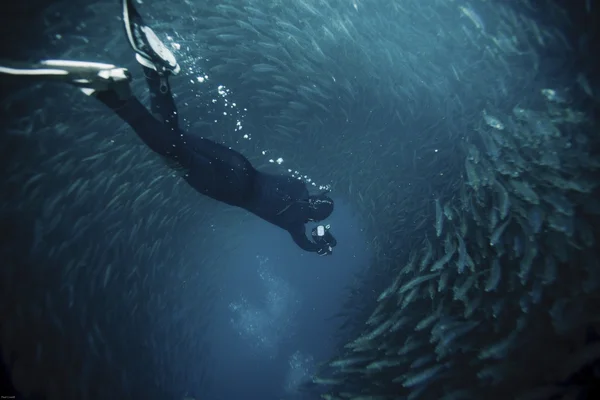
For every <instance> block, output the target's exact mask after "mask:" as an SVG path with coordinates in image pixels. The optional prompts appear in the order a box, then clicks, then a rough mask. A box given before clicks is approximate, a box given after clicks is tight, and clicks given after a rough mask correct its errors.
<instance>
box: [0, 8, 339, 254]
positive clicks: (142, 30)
mask: <svg viewBox="0 0 600 400" xmlns="http://www.w3.org/2000/svg"><path fill="white" fill-rule="evenodd" d="M122 6H123V22H124V24H125V32H126V34H127V38H128V40H129V43H130V45H131V47H132V48H133V50H134V51H135V58H136V60H137V61H138V63H139V64H141V66H142V68H143V70H144V75H145V78H146V83H147V85H148V88H149V91H150V103H151V104H150V109H151V111H152V113H151V112H150V111H148V110H147V109H146V108H145V107H144V106H143V105H142V104H141V103H140V101H139V100H138V99H137V98H136V97H135V96H134V95H133V94H132V92H131V88H130V84H129V83H130V81H131V79H132V78H131V75H130V73H129V71H128V70H127V69H125V68H119V67H116V66H115V65H112V64H102V63H92V62H80V61H69V60H45V61H41V62H39V63H37V64H35V65H19V64H15V63H0V74H2V75H10V76H16V77H19V76H20V77H24V78H28V79H31V78H36V79H40V78H41V79H45V80H57V81H61V82H67V83H70V84H72V85H74V86H76V87H78V88H79V89H80V90H81V91H82V92H83V93H84V94H86V95H88V96H93V97H95V98H96V99H98V100H99V101H100V102H102V103H103V104H105V105H106V106H108V107H109V108H110V109H111V110H113V111H114V112H115V113H116V114H117V115H118V116H119V117H120V118H121V119H122V120H123V121H125V122H126V123H127V124H128V125H129V126H131V128H132V129H133V130H134V131H135V133H136V134H137V135H138V136H139V137H140V139H141V140H142V141H143V142H144V143H145V144H146V145H147V146H148V147H150V149H151V150H153V151H154V152H156V153H158V154H159V155H160V156H162V157H163V158H164V159H165V161H167V165H169V166H170V167H172V168H176V169H177V170H178V171H181V172H182V175H183V178H184V179H185V180H186V181H187V183H188V184H189V185H190V186H192V187H193V188H194V189H196V191H198V192H200V193H202V194H204V195H206V196H208V197H211V198H213V199H215V200H218V201H221V202H224V203H227V204H230V205H233V206H237V207H241V208H243V209H246V210H248V211H249V212H251V213H253V214H255V215H257V216H258V217H260V218H262V219H264V220H265V221H268V222H270V223H272V224H274V225H276V226H278V227H280V228H283V229H285V230H286V231H288V232H289V233H290V234H291V236H292V238H293V240H294V241H295V242H296V244H297V245H298V246H299V247H300V248H302V249H304V250H306V251H309V252H315V253H318V254H319V255H330V254H332V251H333V247H335V245H336V240H335V238H334V237H333V235H331V233H330V232H329V225H327V228H325V226H324V225H320V226H319V227H317V228H315V229H314V230H313V235H312V237H313V238H314V239H316V240H313V241H311V240H310V239H308V238H307V236H306V230H305V224H306V223H307V222H311V221H316V222H318V221H322V220H324V219H326V218H328V217H329V215H330V214H331V213H332V212H333V206H334V204H333V200H332V199H331V198H330V197H328V196H327V192H324V193H320V194H317V195H313V194H309V192H308V189H307V187H306V184H305V183H304V182H302V181H300V180H298V179H295V178H293V177H291V176H284V175H272V174H268V173H264V172H261V171H258V170H256V169H255V168H254V167H253V166H252V165H251V164H250V162H249V161H248V160H247V159H246V158H245V157H244V156H243V155H241V154H240V153H238V152H236V151H234V150H232V149H230V148H227V147H225V146H223V145H221V144H218V143H215V142H213V141H211V140H208V139H205V138H203V137H200V136H199V135H193V134H190V133H187V132H184V131H183V130H181V129H180V128H179V121H178V115H177V108H176V106H175V102H174V99H173V96H172V93H171V88H170V85H169V80H168V79H169V76H170V75H176V74H177V73H179V71H180V67H179V65H178V63H177V60H176V59H175V56H174V55H173V53H171V51H169V49H167V47H166V46H165V45H164V44H163V43H162V42H161V41H160V39H159V38H158V37H157V36H156V35H155V34H154V32H153V31H152V29H150V28H149V27H148V26H147V25H146V24H144V22H143V20H142V17H141V16H140V14H139V13H138V11H137V10H136V9H135V7H134V5H133V0H123V1H122ZM153 114H155V115H158V116H159V117H160V118H159V119H157V118H155V117H154V115H153ZM317 230H318V231H319V232H321V233H322V234H320V235H319V234H318V233H319V232H317V233H314V232H316V231H317Z"/></svg>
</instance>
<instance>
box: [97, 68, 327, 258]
mask: <svg viewBox="0 0 600 400" xmlns="http://www.w3.org/2000/svg"><path fill="white" fill-rule="evenodd" d="M144 72H145V75H146V81H147V83H148V87H149V89H150V96H151V97H150V99H151V109H152V111H153V112H154V113H156V114H159V115H160V116H161V118H162V120H163V121H158V120H157V119H156V118H154V117H153V116H152V114H151V113H150V112H149V111H148V110H147V109H146V108H145V107H144V106H143V105H142V104H141V103H140V102H139V100H138V99H137V98H135V97H131V98H129V99H127V100H121V99H119V98H118V96H117V94H116V93H115V92H112V91H104V92H99V93H97V94H96V97H97V98H98V99H99V100H100V101H102V102H103V103H104V104H106V105H107V106H109V107H110V108H111V109H113V110H114V111H115V112H116V113H117V114H118V115H119V116H120V117H121V118H122V119H123V120H124V121H125V122H127V123H128V124H129V125H130V126H131V127H132V128H133V130H134V131H135V132H136V133H137V134H138V136H139V137H140V138H141V139H142V141H144V143H145V144H146V145H148V147H150V149H152V150H153V151H154V152H156V153H158V154H160V155H161V156H163V157H166V158H168V159H170V160H172V161H175V162H176V163H177V164H178V165H179V167H181V168H182V169H183V170H184V171H185V173H184V179H185V180H186V181H187V182H188V183H189V184H190V186H192V187H193V188H194V189H196V190H197V191H198V192H200V193H202V194H204V195H206V196H209V197H212V198H213V199H215V200H218V201H222V202H224V203H227V204H231V205H233V206H237V207H241V208H244V209H246V210H248V211H250V212H252V213H254V214H255V215H257V216H259V217H260V218H262V219H264V220H266V221H268V222H270V223H272V224H274V225H277V226H278V227H280V228H283V229H285V230H287V231H288V232H289V233H290V234H291V235H292V238H293V239H294V241H295V242H296V243H297V244H298V246H300V247H301V248H302V249H304V250H306V251H311V252H317V251H319V250H321V249H322V247H323V246H322V245H319V244H316V243H314V242H312V241H310V240H309V239H308V238H307V236H306V231H305V225H304V224H305V223H306V222H308V215H309V214H308V206H307V204H308V195H309V194H308V190H307V188H306V185H305V184H304V183H303V182H301V181H299V180H297V179H294V178H292V177H288V176H283V175H272V174H267V173H264V172H260V171H257V170H256V169H255V168H254V167H253V166H252V165H251V164H250V162H249V161H248V160H247V159H246V157H244V156H243V155H241V154H240V153H238V152H236V151H234V150H232V149H230V148H227V147H225V146H223V145H221V144H218V143H215V142H213V141H211V140H208V139H205V138H202V137H199V136H196V135H192V134H189V133H187V132H184V131H182V130H181V129H180V128H179V125H178V118H177V109H176V107H175V103H174V101H173V97H172V94H171V90H170V87H169V84H168V81H167V80H166V79H163V80H162V82H161V80H160V77H159V76H158V74H157V73H156V72H155V71H154V70H151V69H148V68H144ZM161 85H162V90H160V89H161Z"/></svg>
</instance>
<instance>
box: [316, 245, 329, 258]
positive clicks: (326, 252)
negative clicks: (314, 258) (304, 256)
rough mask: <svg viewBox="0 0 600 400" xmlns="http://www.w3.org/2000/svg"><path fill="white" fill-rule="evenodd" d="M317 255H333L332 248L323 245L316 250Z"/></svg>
mask: <svg viewBox="0 0 600 400" xmlns="http://www.w3.org/2000/svg"><path fill="white" fill-rule="evenodd" d="M317 254H318V255H320V256H330V255H331V254H333V247H331V246H329V245H325V246H323V247H321V248H320V249H319V250H317Z"/></svg>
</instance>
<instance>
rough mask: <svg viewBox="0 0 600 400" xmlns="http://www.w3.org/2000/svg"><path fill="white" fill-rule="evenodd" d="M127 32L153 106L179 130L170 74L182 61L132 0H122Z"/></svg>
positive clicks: (155, 111)
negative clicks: (150, 25) (157, 34)
mask: <svg viewBox="0 0 600 400" xmlns="http://www.w3.org/2000/svg"><path fill="white" fill-rule="evenodd" d="M122 2H123V23H124V25H125V33H126V34H127V39H128V40H129V44H130V45H131V48H132V49H133V51H135V53H136V54H135V58H136V60H137V61H138V62H139V63H140V64H141V65H142V67H143V69H144V76H145V77H146V83H147V84H148V89H149V91H150V109H151V111H152V112H153V113H154V114H158V115H159V116H160V118H161V119H162V120H163V122H164V123H165V124H166V125H167V126H168V127H169V128H170V129H171V130H172V131H175V132H179V119H178V115H177V107H176V106H175V101H174V100H173V94H172V92H171V87H170V85H169V80H168V79H169V76H170V75H176V74H178V73H179V70H180V68H179V64H177V60H176V59H175V56H174V55H173V53H171V51H169V49H168V48H167V46H165V44H164V43H163V42H161V40H160V39H159V38H158V37H157V36H156V34H155V33H154V31H153V30H152V29H151V28H150V27H149V26H147V25H146V24H145V23H144V20H143V19H142V16H141V15H140V13H139V12H138V11H137V9H136V8H135V6H134V3H133V0H122Z"/></svg>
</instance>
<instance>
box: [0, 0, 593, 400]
mask: <svg viewBox="0 0 600 400" xmlns="http://www.w3.org/2000/svg"><path fill="white" fill-rule="evenodd" d="M179 3H181V4H179ZM197 3H198V2H192V1H187V0H185V1H182V2H178V4H177V5H176V6H173V7H164V3H163V2H152V1H144V13H145V15H146V14H147V15H148V16H149V21H150V22H151V23H152V26H153V27H155V30H156V31H157V33H158V34H159V36H160V37H161V38H164V39H165V41H166V42H167V44H168V45H170V46H171V47H172V49H173V51H174V53H175V55H176V56H177V58H178V60H179V62H180V64H181V65H182V75H183V76H182V77H177V78H176V79H173V82H172V86H173V87H174V88H175V87H176V89H174V90H175V92H176V93H177V102H178V105H179V107H180V114H181V118H182V126H184V127H185V129H188V130H193V129H194V128H197V127H200V126H202V123H207V122H211V123H212V122H213V121H214V122H215V123H214V124H213V134H216V135H220V136H219V138H220V139H222V140H223V141H225V142H229V143H230V144H231V145H232V146H233V147H235V148H236V149H238V150H240V151H242V152H243V153H244V154H245V155H246V156H247V157H248V158H249V159H250V160H251V161H252V162H253V163H255V164H257V166H259V167H260V165H261V163H262V162H264V163H265V164H267V165H268V164H269V163H268V161H267V160H264V158H262V153H261V151H262V150H263V149H264V148H269V149H276V151H277V152H280V153H283V154H285V157H283V158H284V159H285V161H284V164H283V166H284V167H285V168H289V171H296V170H297V169H302V170H303V173H301V174H299V175H304V174H309V173H310V174H316V175H318V177H319V179H321V180H323V181H329V182H333V187H334V190H335V191H336V192H337V193H340V194H343V195H345V196H346V197H348V198H349V199H351V201H352V202H353V204H354V206H355V207H356V208H357V209H358V210H359V211H360V213H361V215H362V218H363V222H364V225H365V227H366V229H365V231H366V232H367V233H368V237H369V241H368V243H367V246H368V249H369V250H370V251H371V253H372V254H373V261H372V262H373V264H372V265H371V266H370V268H369V269H368V271H367V272H364V273H362V274H361V275H360V276H357V278H356V283H355V285H354V286H353V287H351V288H349V293H348V299H347V301H346V303H345V305H344V308H343V310H342V311H341V312H340V314H339V317H340V318H342V319H343V323H342V324H341V327H340V330H339V334H338V341H339V346H338V349H337V352H338V354H337V355H336V356H335V357H334V358H332V359H331V360H329V361H328V362H327V363H326V365H325V366H324V367H322V368H321V370H320V371H318V373H317V374H316V375H315V377H314V378H313V381H312V382H311V383H310V384H308V385H307V387H306V391H307V392H308V393H312V394H314V395H315V396H318V397H321V398H323V399H326V400H327V399H330V400H339V399H351V400H367V399H369V400H388V399H390V400H395V399H411V400H412V399H433V398H435V399H444V400H450V399H495V398H498V399H506V398H519V399H523V400H525V399H542V398H543V399H547V398H550V397H552V396H555V397H556V398H561V397H560V396H566V395H573V393H575V392H577V391H581V390H584V386H582V385H579V386H577V387H575V386H572V385H568V384H566V382H568V379H569V378H570V377H571V376H572V375H573V374H574V373H575V372H577V371H580V370H581V369H582V368H584V367H585V366H586V365H589V364H591V363H593V362H594V361H595V360H597V359H598V357H599V356H600V351H599V348H598V345H597V344H593V343H592V344H585V343H586V341H585V340H584V338H583V337H584V336H585V333H586V332H587V331H588V330H589V329H590V327H592V328H597V327H598V325H599V323H600V321H598V319H597V317H596V316H595V315H594V310H595V309H594V304H598V302H599V301H600V299H598V292H599V290H598V289H599V288H600V265H598V251H597V250H596V248H595V247H596V235H597V226H598V225H597V223H598V219H599V216H600V201H599V200H598V199H600V196H599V189H598V182H600V181H599V180H598V179H597V176H598V175H597V173H598V168H600V161H599V160H600V159H599V158H598V157H597V156H598V153H597V149H598V137H597V135H595V134H594V132H595V131H596V132H597V130H598V126H597V121H595V120H593V118H592V117H591V116H590V115H589V111H590V108H589V104H590V103H594V104H596V106H597V102H598V99H599V98H598V89H596V87H594V85H593V84H592V83H590V81H591V77H590V76H589V70H585V69H582V70H575V71H564V72H565V77H564V79H563V80H562V81H560V83H556V82H557V81H555V80H552V79H550V78H548V79H546V80H545V78H544V77H543V72H544V71H546V70H547V69H548V68H547V65H546V62H545V61H546V60H545V57H544V56H543V55H542V54H543V53H544V52H543V50H548V49H560V54H563V55H565V56H569V55H570V54H573V52H575V51H581V49H582V48H583V49H585V46H586V44H585V43H586V42H585V41H581V43H579V44H578V46H576V45H574V44H573V43H572V42H571V40H570V39H569V38H567V37H566V36H565V34H564V33H563V32H562V30H561V26H563V25H566V24H569V23H571V22H570V21H569V20H568V18H569V17H568V15H567V13H566V12H565V11H564V10H562V9H561V8H559V7H558V6H556V5H554V4H553V3H552V2H551V1H545V2H543V3H544V7H538V6H536V5H534V4H535V3H534V2H533V1H525V0H520V1H518V2H514V4H504V3H500V2H496V3H495V4H492V3H491V2H485V1H475V0H473V1H470V2H468V1H459V0H455V1H442V0H431V1H422V2H421V1H419V2H416V1H415V2H401V1H394V2H389V3H388V2H381V1H377V0H360V1H359V0H356V1H347V0H334V1H323V0H294V1H291V2H290V4H287V3H286V4H285V5H284V4H283V3H280V2H264V1H258V0H252V1H244V2H241V1H234V0H226V1H220V2H200V3H198V4H197ZM57 7H60V6H52V7H49V8H48V10H47V12H46V16H47V18H46V20H45V21H46V30H47V32H46V33H45V34H46V35H47V36H48V37H49V38H50V39H51V40H50V41H51V44H52V46H51V47H49V48H46V49H44V50H40V53H39V56H40V58H43V57H51V58H75V57H77V58H85V57H91V56H93V57H97V54H101V55H103V56H104V57H106V58H107V60H105V61H110V62H113V63H125V65H126V66H127V67H128V68H130V70H132V72H134V75H136V74H135V73H136V72H139V70H137V69H136V68H137V67H136V66H135V64H133V62H132V57H131V54H130V52H129V51H128V49H127V47H126V45H125V42H124V40H125V39H124V38H122V37H118V38H117V36H118V35H114V33H113V31H114V30H116V29H121V27H120V21H118V20H115V21H112V20H111V21H107V20H106V15H113V14H114V15H117V14H118V10H116V9H115V7H114V2H113V1H106V2H96V3H94V4H93V5H90V6H87V7H86V8H85V10H84V11H85V12H84V13H83V14H84V15H85V16H86V18H88V19H86V21H85V22H83V21H69V20H68V19H65V20H64V21H63V20H61V21H62V22H60V23H57V17H56V15H57V13H59V11H60V10H59V9H58V8H57ZM586 7H591V6H589V5H588V3H587V2H586ZM541 9H543V10H544V12H546V13H547V16H548V15H549V16H550V17H548V18H546V19H545V23H544V24H542V23H541V22H538V20H537V19H536V18H537V17H539V16H540V13H541V12H542V10H541ZM588 12H589V11H588ZM150 16H151V17H150ZM166 21H174V22H168V23H167V22H166ZM64 31H72V32H75V34H74V35H70V36H68V35H64V34H63V32H64ZM92 37H93V40H88V38H92ZM84 39H85V40H84ZM66 41H68V45H65V43H66ZM576 48H577V49H576ZM107 49H108V50H109V51H107ZM58 50H59V51H60V53H59V54H56V53H52V51H58ZM123 60H125V61H123ZM128 63H129V64H128ZM142 81H143V80H138V81H136V82H134V85H133V86H134V90H135V91H136V92H137V93H140V94H141V93H143V91H144V86H143V82H142ZM217 81H218V82H217ZM221 81H222V82H223V83H224V84H225V85H226V86H227V87H231V88H233V90H232V92H231V93H230V92H227V93H228V96H227V101H225V106H224V107H223V108H222V109H217V105H218V104H217V105H214V102H213V101H212V99H214V98H215V94H216V93H221V92H222V90H221V89H220V86H219V87H218V86H217V84H220V83H221ZM534 81H535V84H534V83H532V82H534ZM523 87H527V88H529V89H531V88H534V89H531V90H528V91H526V92H523V89H522V88H523ZM248 93H249V95H248V96H245V95H246V94H248ZM236 94H237V95H238V97H236ZM242 94H243V95H244V97H242ZM77 96H80V95H79V93H74V91H73V90H71V91H69V89H68V88H61V89H59V87H58V86H52V87H51V88H49V87H47V86H45V85H35V86H31V87H27V88H23V89H21V90H19V91H18V92H16V93H15V94H14V95H13V96H12V97H10V98H8V99H7V100H5V101H4V102H3V104H2V110H3V112H5V111H6V112H10V113H13V114H14V115H12V116H11V118H12V120H11V123H10V124H7V126H6V128H5V130H6V133H7V135H5V136H4V137H3V138H2V145H1V146H0V152H1V153H2V159H3V162H4V163H5V165H6V168H5V171H6V172H5V176H6V178H5V179H3V180H2V182H1V186H0V191H1V192H2V193H3V198H2V205H1V207H2V208H1V215H2V220H3V222H5V223H6V224H9V225H10V227H11V229H12V232H13V235H12V236H10V237H7V238H3V242H2V248H1V249H0V250H1V251H0V254H1V255H2V258H3V260H6V261H5V265H4V266H3V269H2V272H1V275H0V278H1V280H2V282H14V283H15V284H11V285H9V286H7V287H6V289H5V288H4V287H3V291H2V292H1V293H0V304H3V306H1V310H2V311H3V312H5V315H6V323H3V325H2V326H1V331H0V332H1V343H2V346H3V354H4V355H5V357H7V358H10V357H11V354H13V353H19V354H21V355H22V354H25V356H21V357H20V358H19V361H17V362H15V363H12V364H11V360H10V359H9V360H6V362H7V363H9V364H10V365H12V372H13V379H14V380H15V383H16V385H17V386H18V387H21V388H24V389H26V391H27V392H29V393H34V392H36V391H45V392H47V393H49V398H50V399H54V398H64V397H60V395H61V394H62V393H67V395H66V397H67V398H89V399H96V398H98V399H103V398H116V397H119V396H116V395H115V392H114V388H115V387H118V388H120V390H121V392H120V393H122V395H121V396H120V398H132V397H133V398H135V396H134V395H133V394H134V393H136V394H137V393H142V392H143V393H145V394H147V395H145V396H144V398H156V399H161V398H181V397H182V394H181V393H172V392H170V391H169V390H170V389H169V388H172V387H182V386H183V385H185V383H186V382H187V381H186V379H189V380H200V381H202V380H204V381H206V384H208V383H209V381H210V373H209V372H207V371H198V370H197V365H199V364H201V363H206V360H207V359H210V357H212V355H211V354H210V351H209V349H208V348H207V346H206V343H205V342H204V341H203V337H204V334H203V332H204V331H206V330H208V329H210V321H211V312H212V306H213V304H214V298H215V296H216V290H217V286H218V285H219V282H220V281H219V277H220V269H221V267H222V266H221V265H220V263H219V259H203V260H200V261H198V259H190V258H189V254H190V252H189V251H183V250H182V249H183V247H189V246H193V247H194V246H195V247H198V249H199V250H198V253H199V254H201V253H202V249H207V248H210V247H211V246H214V245H215V243H218V244H219V245H220V246H231V247H233V246H235V243H237V241H235V240H234V241H232V242H230V241H228V240H218V238H216V239H215V238H214V237H213V236H214V235H218V234H219V233H218V232H217V233H215V232H214V230H212V228H213V227H214V226H219V225H222V224H223V221H217V220H215V219H214V218H213V217H212V215H213V213H212V212H211V211H210V210H213V209H214V207H215V204H214V203H213V202H211V201H209V200H207V199H204V198H203V197H201V196H199V195H197V194H196V193H194V192H193V191H192V190H191V189H189V188H188V187H187V186H186V185H185V183H184V182H183V181H182V180H181V179H180V178H179V177H178V176H177V174H176V173H173V172H172V171H170V170H169V169H167V168H166V167H165V166H164V164H163V163H162V161H161V160H159V159H157V157H156V156H154V155H153V154H151V152H150V151H149V150H148V149H146V148H145V147H144V146H143V145H142V144H141V143H140V142H139V141H138V140H137V139H136V138H135V136H134V135H133V133H132V132H131V131H130V130H129V129H128V128H125V127H123V126H122V123H120V122H119V120H118V119H117V118H116V117H113V118H112V119H111V118H109V117H107V116H106V114H105V113H102V114H101V115H102V116H101V117H99V116H98V115H99V113H101V112H102V111H101V109H100V108H99V107H95V104H94V103H93V102H92V101H91V100H88V99H85V98H82V97H77ZM32 97H35V99H33V100H32ZM141 97H142V99H144V100H147V95H142V96H141ZM578 97H579V98H584V99H586V100H585V101H576V100H575V99H576V98H578ZM221 103H222V102H219V104H221ZM235 103H237V104H239V105H240V106H239V107H237V109H234V108H235V107H236V106H235ZM59 104H60V105H61V106H62V107H63V108H61V109H58V108H57V105H59ZM198 104H200V105H198ZM213 105H214V107H212V108H211V107H209V108H207V106H213ZM19 107H28V108H27V112H25V113H21V114H19ZM65 107H67V108H68V111H69V112H65V111H64V110H65ZM240 107H247V108H248V114H249V115H251V116H252V118H248V119H247V120H245V121H244V129H243V130H240V129H239V127H240V125H236V128H235V129H233V128H231V126H223V125H226V124H225V123H227V124H230V123H231V121H232V119H231V118H233V117H232V115H234V114H235V115H237V114H236V112H237V111H236V110H239V109H240ZM56 110H59V112H54V111H56ZM225 112H226V113H229V115H226V113H225ZM99 119H103V120H102V121H100V120H99ZM219 124H220V128H214V126H217V125H219ZM594 129H595V131H594ZM247 132H251V135H252V141H251V142H249V141H240V140H239V139H241V138H242V136H240V135H244V134H246V133H247ZM298 143H302V144H303V146H306V149H308V150H306V149H305V148H304V147H303V149H302V151H301V152H295V150H297V147H298ZM269 157H272V155H271V154H269ZM232 215H233V216H232V220H237V219H240V216H241V215H243V214H242V213H239V212H238V211H232ZM207 232H208V233H207ZM221 234H223V235H224V233H221ZM190 236H197V240H195V241H190ZM205 236H208V237H211V238H213V240H216V242H211V241H209V240H208V239H204V238H205ZM228 239H230V238H229V237H228ZM223 250H224V251H226V250H227V249H226V248H225V249H223ZM401 260H405V261H403V262H402V263H401V264H400V265H399V261H401ZM199 293H200V294H199ZM190 299H193V300H192V301H193V304H191V303H190V301H189V300H190ZM186 300H187V301H186ZM5 304H17V306H16V307H6V306H4V305H5ZM32 317H33V318H32ZM32 320H35V321H36V322H35V325H32V323H31V321H32ZM190 321H192V322H190ZM42 330H43V331H44V332H45V333H44V337H47V338H48V340H47V341H45V340H43V338H41V337H40V336H39V335H34V334H32V335H30V336H31V337H30V339H28V341H26V342H25V343H28V346H26V347H22V348H15V346H17V345H16V343H18V342H19V341H18V340H17V339H22V337H21V336H23V334H22V333H21V332H38V331H42ZM138 337H140V338H143V341H136V338H138ZM49 338H53V340H54V341H53V342H50V339H49ZM56 338H58V339H56ZM21 342H22V340H21ZM67 348H72V349H74V350H73V351H65V350H64V349H67ZM132 354H135V355H136V357H135V359H134V358H133V357H132V356H131V355H132ZM174 360H177V361H176V362H177V363H178V365H177V366H176V367H175V366H173V362H174ZM182 360H183V361H182ZM199 360H203V361H199ZM540 360H542V361H540ZM140 363H142V364H145V365H147V368H146V369H145V370H142V371H140V368H139V365H140ZM208 364H210V363H208ZM56 365H64V366H65V369H59V368H54V367H53V366H56ZM204 365H206V364H204ZM65 370H67V371H69V374H70V375H69V376H70V377H71V378H70V381H69V382H66V381H65V380H64V377H63V376H62V375H61V374H64V373H65ZM106 371H111V372H106ZM189 371H193V374H190V373H189ZM192 375H193V376H192ZM92 381H93V382H96V383H97V382H101V383H102V385H101V386H100V387H94V389H93V390H92V389H90V387H89V384H90V382H92ZM47 382H54V383H52V384H49V383H47ZM73 382H77V384H73ZM559 382H562V383H563V384H562V385H558V384H557V383H559ZM177 396H178V397H177Z"/></svg>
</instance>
